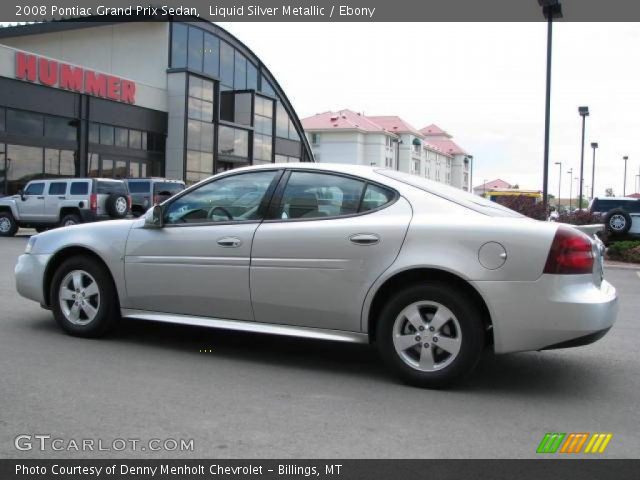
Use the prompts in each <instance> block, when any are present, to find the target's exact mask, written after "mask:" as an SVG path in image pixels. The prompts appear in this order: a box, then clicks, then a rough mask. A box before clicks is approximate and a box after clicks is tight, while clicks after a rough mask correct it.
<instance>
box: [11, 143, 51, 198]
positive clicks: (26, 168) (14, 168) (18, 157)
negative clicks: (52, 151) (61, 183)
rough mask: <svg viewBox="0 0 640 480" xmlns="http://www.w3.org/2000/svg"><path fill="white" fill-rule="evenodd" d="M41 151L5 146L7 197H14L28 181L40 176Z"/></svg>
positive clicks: (20, 146)
mask: <svg viewBox="0 0 640 480" xmlns="http://www.w3.org/2000/svg"><path fill="white" fill-rule="evenodd" d="M42 154H43V149H42V148H40V147H26V146H24V145H11V144H9V145H7V158H6V163H7V167H6V168H7V195H15V194H16V193H18V190H21V189H22V188H24V186H25V185H26V183H27V182H28V181H29V180H32V179H34V178H38V177H40V176H42V172H43V157H42Z"/></svg>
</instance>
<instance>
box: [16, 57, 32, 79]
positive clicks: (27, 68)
mask: <svg viewBox="0 0 640 480" xmlns="http://www.w3.org/2000/svg"><path fill="white" fill-rule="evenodd" d="M16 78H19V79H20V80H29V81H30V82H35V81H36V57H35V56H34V55H27V54H26V53H24V52H16Z"/></svg>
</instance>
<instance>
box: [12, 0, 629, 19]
mask: <svg viewBox="0 0 640 480" xmlns="http://www.w3.org/2000/svg"><path fill="white" fill-rule="evenodd" d="M558 3H559V4H560V7H558V6H557V4H558ZM543 11H544V12H546V13H547V14H545V13H543ZM549 12H552V16H553V17H554V20H559V21H570V22H587V21H588V22H612V21H613V22H615V21H624V22H637V21H640V2H636V1H630V0H608V1H607V2H603V1H602V0H559V1H558V0H393V1H389V0H337V1H333V0H332V1H326V0H324V1H323V0H315V1H314V0H248V1H247V0H217V1H216V0H156V1H154V0H151V1H141V2H138V3H136V2H135V1H131V0H109V1H108V2H106V1H104V0H102V1H101V0H82V1H79V0H56V1H44V0H14V1H11V0H8V1H3V2H0V20H1V21H5V22H33V21H51V20H59V19H63V18H83V19H87V20H92V21H113V20H114V17H117V19H118V20H122V21H126V20H132V21H139V20H160V21H162V20H168V19H170V18H171V17H186V16H188V17H198V18H200V19H203V20H208V21H211V22H218V21H220V22H221V21H234V22H501V21H511V22H530V21H545V19H546V17H548V16H549V15H548V13H549Z"/></svg>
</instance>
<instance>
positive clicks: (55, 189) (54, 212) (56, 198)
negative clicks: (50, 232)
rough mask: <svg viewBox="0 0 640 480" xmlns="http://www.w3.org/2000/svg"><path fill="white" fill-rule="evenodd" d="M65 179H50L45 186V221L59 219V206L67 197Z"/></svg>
mask: <svg viewBox="0 0 640 480" xmlns="http://www.w3.org/2000/svg"><path fill="white" fill-rule="evenodd" d="M67 185H68V182H66V181H60V182H56V181H53V180H52V181H50V182H49V186H48V188H47V194H46V195H45V199H44V216H45V217H46V220H47V222H52V223H53V222H57V221H58V220H60V208H61V206H63V205H64V204H65V201H66V199H67Z"/></svg>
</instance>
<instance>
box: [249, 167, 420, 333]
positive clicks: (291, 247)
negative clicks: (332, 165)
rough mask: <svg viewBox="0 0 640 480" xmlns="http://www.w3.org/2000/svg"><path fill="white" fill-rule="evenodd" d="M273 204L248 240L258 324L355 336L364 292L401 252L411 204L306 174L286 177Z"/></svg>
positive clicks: (372, 188) (363, 185)
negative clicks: (252, 237)
mask: <svg viewBox="0 0 640 480" xmlns="http://www.w3.org/2000/svg"><path fill="white" fill-rule="evenodd" d="M286 177H288V178H286ZM284 182H286V185H283V183H284ZM273 204H274V207H273V208H272V209H271V211H270V218H269V219H267V220H265V221H264V222H263V223H262V224H261V225H260V226H259V227H258V229H257V231H256V234H255V237H254V241H253V251H252V255H251V298H252V305H253V310H254V314H255V318H256V321H259V322H267V323H275V324H288V325H299V326H306V327H317V328H326V329H337V330H350V331H360V330H361V325H360V312H361V310H362V305H363V302H364V298H365V295H366V293H367V291H368V290H369V288H370V287H371V285H372V284H373V282H374V281H375V279H376V278H377V277H378V276H380V274H382V273H383V272H384V270H385V269H387V268H388V267H389V266H390V265H391V264H392V263H393V261H394V260H395V258H396V257H397V255H398V253H399V251H400V247H401V246H402V242H403V240H404V237H405V234H406V231H407V228H408V226H409V222H410V221H411V216H412V210H411V206H410V204H409V203H408V202H407V200H406V199H404V198H403V197H400V196H399V195H398V194H397V193H396V192H395V191H393V190H391V189H389V188H386V187H383V186H381V185H377V184H375V183H371V182H367V181H366V180H363V179H360V178H354V177H349V176H344V175H339V174H332V173H327V172H317V171H303V170H294V171H292V172H291V173H289V174H287V175H285V178H283V180H282V183H281V185H280V186H279V187H278V191H277V192H276V194H275V196H274V201H273Z"/></svg>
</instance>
